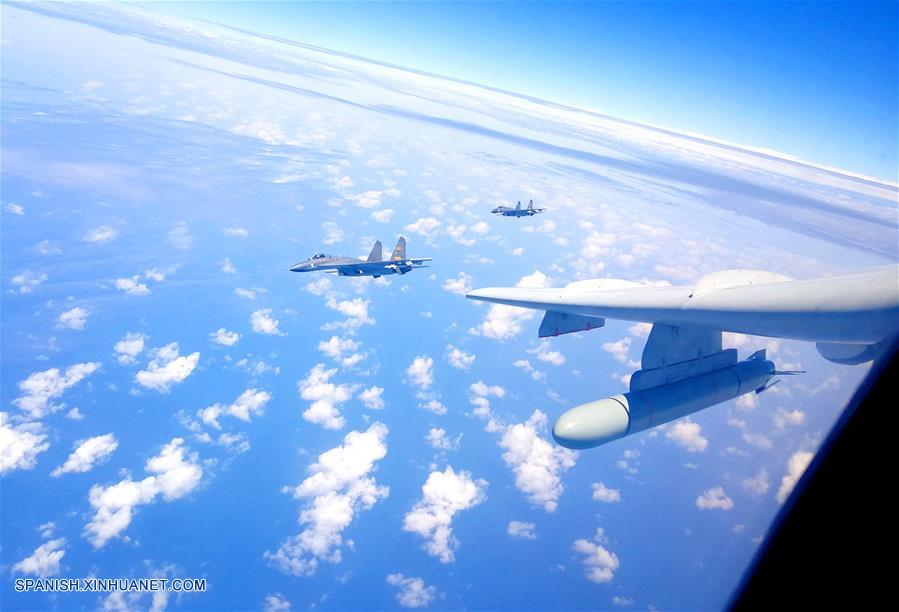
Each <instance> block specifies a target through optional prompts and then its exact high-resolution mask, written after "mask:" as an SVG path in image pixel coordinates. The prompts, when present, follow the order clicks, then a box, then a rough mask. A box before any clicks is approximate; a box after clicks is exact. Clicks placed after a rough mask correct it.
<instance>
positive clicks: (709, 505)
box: [696, 487, 734, 510]
mask: <svg viewBox="0 0 899 612" xmlns="http://www.w3.org/2000/svg"><path fill="white" fill-rule="evenodd" d="M696 507H697V508H699V509H700V510H730V509H732V508H733V507H734V500H732V499H731V498H729V497H728V496H727V494H726V493H725V492H724V488H723V487H714V488H712V489H708V490H707V491H704V492H703V493H702V494H701V495H700V496H699V497H697V498H696Z"/></svg>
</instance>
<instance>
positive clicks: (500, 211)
mask: <svg viewBox="0 0 899 612" xmlns="http://www.w3.org/2000/svg"><path fill="white" fill-rule="evenodd" d="M545 210H546V209H545V208H534V200H531V201H530V202H528V207H527V208H522V207H521V202H519V203H518V204H516V206H515V208H510V207H509V206H497V207H496V208H494V209H493V210H491V211H490V212H491V213H493V214H494V215H500V216H501V217H533V216H534V215H536V214H537V213H542V212H543V211H545Z"/></svg>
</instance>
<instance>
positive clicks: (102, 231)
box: [84, 225, 119, 244]
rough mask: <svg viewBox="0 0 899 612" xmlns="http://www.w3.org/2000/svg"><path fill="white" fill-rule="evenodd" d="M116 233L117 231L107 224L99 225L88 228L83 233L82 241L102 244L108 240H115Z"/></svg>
mask: <svg viewBox="0 0 899 612" xmlns="http://www.w3.org/2000/svg"><path fill="white" fill-rule="evenodd" d="M118 235H119V234H118V232H116V231H115V230H114V229H113V228H111V227H109V226H108V225H101V226H100V227H95V228H93V229H91V230H88V231H87V233H86V234H85V235H84V241H85V242H93V243H95V244H102V243H104V242H109V241H110V240H115V239H116V238H117V237H118Z"/></svg>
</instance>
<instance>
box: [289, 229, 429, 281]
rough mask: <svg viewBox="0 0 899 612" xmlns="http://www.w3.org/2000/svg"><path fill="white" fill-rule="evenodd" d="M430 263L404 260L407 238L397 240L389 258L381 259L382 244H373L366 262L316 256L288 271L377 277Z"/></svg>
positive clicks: (426, 258)
mask: <svg viewBox="0 0 899 612" xmlns="http://www.w3.org/2000/svg"><path fill="white" fill-rule="evenodd" d="M425 261H431V258H430V257H416V258H408V257H406V239H405V238H403V237H400V239H399V240H398V241H397V243H396V248H395V249H393V255H391V256H390V259H388V260H384V259H382V258H381V241H380V240H378V241H377V242H375V246H374V247H372V250H371V253H369V255H368V259H356V258H355V257H340V256H337V255H326V254H324V253H318V254H317V255H313V256H312V257H310V258H309V259H307V260H306V261H301V262H300V263H298V264H296V265H294V266H291V267H290V271H291V272H327V273H328V274H337V275H338V276H373V277H375V278H380V277H381V276H386V275H388V274H405V273H406V272H409V271H410V270H414V269H416V268H427V267H428V266H425V265H422V262H425Z"/></svg>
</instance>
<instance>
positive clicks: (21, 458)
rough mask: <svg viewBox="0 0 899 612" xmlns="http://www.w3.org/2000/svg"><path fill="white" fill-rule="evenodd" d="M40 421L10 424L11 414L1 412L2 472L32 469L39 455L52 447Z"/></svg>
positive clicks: (0, 451)
mask: <svg viewBox="0 0 899 612" xmlns="http://www.w3.org/2000/svg"><path fill="white" fill-rule="evenodd" d="M43 431H44V428H43V426H42V425H41V424H40V423H22V424H20V425H10V424H9V414H7V413H5V412H0V474H5V473H6V472H11V471H12V470H30V469H32V468H33V467H34V466H35V465H36V464H37V456H38V455H39V454H40V453H42V452H44V451H45V450H47V449H48V448H50V444H49V443H48V442H47V435H46V434H45V433H43Z"/></svg>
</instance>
